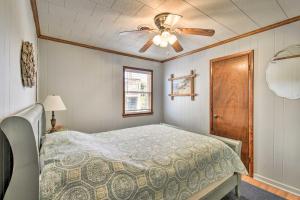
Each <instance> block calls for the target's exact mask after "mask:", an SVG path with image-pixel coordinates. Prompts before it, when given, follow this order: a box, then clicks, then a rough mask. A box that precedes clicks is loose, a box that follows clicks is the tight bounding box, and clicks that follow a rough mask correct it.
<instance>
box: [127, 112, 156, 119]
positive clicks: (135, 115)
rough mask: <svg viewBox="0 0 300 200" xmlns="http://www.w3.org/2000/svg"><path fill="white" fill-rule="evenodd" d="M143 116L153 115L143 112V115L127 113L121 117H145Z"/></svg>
mask: <svg viewBox="0 0 300 200" xmlns="http://www.w3.org/2000/svg"><path fill="white" fill-rule="evenodd" d="M145 115H153V112H143V113H127V114H123V117H124V118H125V117H138V116H145Z"/></svg>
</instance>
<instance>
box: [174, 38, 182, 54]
mask: <svg viewBox="0 0 300 200" xmlns="http://www.w3.org/2000/svg"><path fill="white" fill-rule="evenodd" d="M172 47H173V49H174V50H175V51H176V52H177V53H178V52H180V51H182V50H183V48H182V46H181V44H180V43H179V42H178V40H176V42H174V44H172Z"/></svg>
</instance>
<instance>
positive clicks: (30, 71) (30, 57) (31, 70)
mask: <svg viewBox="0 0 300 200" xmlns="http://www.w3.org/2000/svg"><path fill="white" fill-rule="evenodd" d="M21 73H22V83H23V86H24V87H30V88H31V87H33V86H35V84H36V73H37V69H36V66H35V63H34V54H33V44H32V43H30V42H24V41H23V42H22V50H21Z"/></svg>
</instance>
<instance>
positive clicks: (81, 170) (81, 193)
mask: <svg viewBox="0 0 300 200" xmlns="http://www.w3.org/2000/svg"><path fill="white" fill-rule="evenodd" d="M40 160H41V163H42V166H41V175H40V179H41V180H40V199H41V200H48V199H53V200H58V199H59V200H67V199H68V200H69V199H78V200H98V199H116V200H126V199H188V198H190V197H192V196H193V195H194V194H196V193H199V191H201V190H204V189H205V188H207V187H208V186H209V185H212V184H213V183H216V182H218V181H220V180H223V179H224V178H226V177H228V176H230V175H232V174H233V173H235V172H237V173H241V174H246V173H247V172H246V169H245V167H244V165H243V164H242V162H241V160H240V159H239V157H238V155H237V154H236V153H235V152H234V151H233V150H232V149H231V148H230V147H228V146H227V145H225V144H224V143H223V142H221V141H219V140H217V139H214V138H211V137H209V136H204V135H200V134H196V133H192V132H188V131H184V130H180V129H176V128H174V127H169V126H165V125H147V126H140V127H134V128H127V129H121V130H114V131H108V132H102V133H94V134H86V133H80V132H75V131H64V132H58V133H53V134H50V135H46V138H45V139H44V142H43V145H42V148H41V154H40Z"/></svg>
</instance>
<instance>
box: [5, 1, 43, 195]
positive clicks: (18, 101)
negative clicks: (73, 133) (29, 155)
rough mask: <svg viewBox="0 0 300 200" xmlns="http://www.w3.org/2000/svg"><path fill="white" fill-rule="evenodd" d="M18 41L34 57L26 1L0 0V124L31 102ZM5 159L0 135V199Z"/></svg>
mask: <svg viewBox="0 0 300 200" xmlns="http://www.w3.org/2000/svg"><path fill="white" fill-rule="evenodd" d="M22 40H25V41H30V42H32V43H33V44H34V52H35V58H37V48H36V47H37V38H36V33H35V26H34V21H33V17H32V12H31V7H30V1H28V0H0V122H1V120H2V119H3V118H4V117H7V116H8V115H10V114H12V113H15V112H17V111H19V110H22V109H23V108H25V107H28V106H30V105H32V104H34V103H35V98H36V97H35V96H36V89H35V88H24V87H23V86H22V81H21V73H20V72H21V68H20V51H21V45H22ZM9 157H10V155H9V151H8V143H7V142H6V140H5V139H4V138H3V135H2V133H0V199H1V194H2V191H3V186H4V184H3V180H6V178H7V174H8V173H9V167H10V165H9V163H8V162H9ZM4 162H5V163H4Z"/></svg>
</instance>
